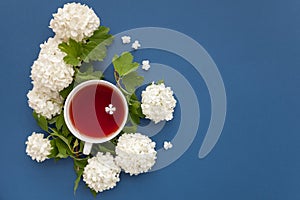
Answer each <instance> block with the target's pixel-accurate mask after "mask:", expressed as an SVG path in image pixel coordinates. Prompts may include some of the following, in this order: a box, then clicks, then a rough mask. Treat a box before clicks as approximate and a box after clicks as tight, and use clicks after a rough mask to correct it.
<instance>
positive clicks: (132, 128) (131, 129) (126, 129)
mask: <svg viewBox="0 0 300 200" xmlns="http://www.w3.org/2000/svg"><path fill="white" fill-rule="evenodd" d="M122 131H123V132H125V133H136V131H137V126H136V125H132V126H125V127H124V128H123V130H122Z"/></svg>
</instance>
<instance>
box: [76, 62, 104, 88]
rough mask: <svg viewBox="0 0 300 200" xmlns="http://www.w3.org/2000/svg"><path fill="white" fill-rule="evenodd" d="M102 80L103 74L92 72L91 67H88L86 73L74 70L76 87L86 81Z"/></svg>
mask: <svg viewBox="0 0 300 200" xmlns="http://www.w3.org/2000/svg"><path fill="white" fill-rule="evenodd" d="M102 78H103V73H102V72H101V71H94V69H93V66H90V67H88V68H87V69H86V71H84V72H81V71H79V70H76V74H75V82H76V85H77V84H79V83H82V82H84V81H88V80H100V79H102Z"/></svg>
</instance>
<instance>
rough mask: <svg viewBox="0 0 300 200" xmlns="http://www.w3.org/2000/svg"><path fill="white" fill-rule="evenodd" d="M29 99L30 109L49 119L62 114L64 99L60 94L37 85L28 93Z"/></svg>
mask: <svg viewBox="0 0 300 200" xmlns="http://www.w3.org/2000/svg"><path fill="white" fill-rule="evenodd" d="M27 97H28V104H29V107H30V108H32V109H33V110H34V111H35V112H36V113H37V114H40V115H42V116H44V117H46V118H47V119H51V118H52V116H55V115H57V114H59V113H60V112H61V109H62V106H63V99H62V97H61V96H60V94H59V93H58V92H54V91H52V90H49V89H48V88H45V87H39V86H38V85H36V86H34V87H33V89H32V90H31V91H29V92H28V94H27Z"/></svg>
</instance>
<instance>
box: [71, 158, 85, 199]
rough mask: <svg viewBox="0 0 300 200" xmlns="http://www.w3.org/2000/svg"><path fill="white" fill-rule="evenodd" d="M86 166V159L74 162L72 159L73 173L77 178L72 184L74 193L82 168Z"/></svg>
mask: <svg viewBox="0 0 300 200" xmlns="http://www.w3.org/2000/svg"><path fill="white" fill-rule="evenodd" d="M86 165H87V159H82V160H75V159H74V170H75V173H76V175H77V178H76V180H75V182H74V193H75V192H76V190H77V188H78V184H79V182H80V180H81V177H82V174H83V170H84V167H85V166H86Z"/></svg>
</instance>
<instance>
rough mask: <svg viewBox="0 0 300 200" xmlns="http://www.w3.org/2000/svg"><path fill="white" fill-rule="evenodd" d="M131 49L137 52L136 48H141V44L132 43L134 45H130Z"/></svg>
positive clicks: (137, 42)
mask: <svg viewBox="0 0 300 200" xmlns="http://www.w3.org/2000/svg"><path fill="white" fill-rule="evenodd" d="M131 47H132V48H133V49H134V50H137V49H138V48H140V47H141V44H140V43H139V41H138V40H136V41H134V43H132V45H131Z"/></svg>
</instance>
